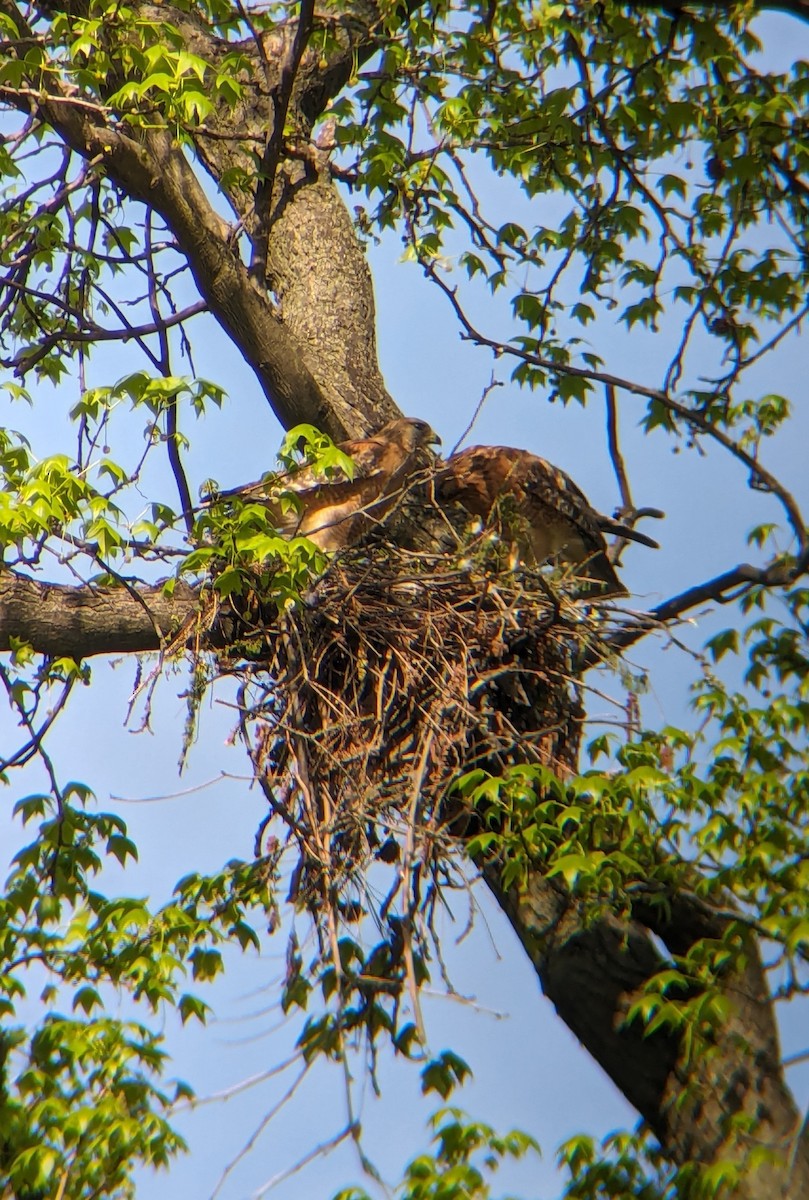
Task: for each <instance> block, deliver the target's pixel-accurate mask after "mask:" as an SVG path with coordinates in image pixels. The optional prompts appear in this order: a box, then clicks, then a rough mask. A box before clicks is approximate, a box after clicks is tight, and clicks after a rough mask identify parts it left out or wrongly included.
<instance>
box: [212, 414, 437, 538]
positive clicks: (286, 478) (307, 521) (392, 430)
mask: <svg viewBox="0 0 809 1200" xmlns="http://www.w3.org/2000/svg"><path fill="white" fill-rule="evenodd" d="M437 444H439V439H438V438H437V436H436V434H435V433H434V432H433V430H432V429H431V428H430V426H429V425H428V424H427V422H426V421H419V420H416V419H413V418H409V417H402V418H399V419H398V420H395V421H389V422H388V424H387V425H384V426H383V427H382V428H381V429H380V430H379V431H378V432H377V433H375V434H374V435H373V437H369V438H354V439H351V440H350V441H346V442H341V443H340V449H341V450H342V451H343V452H344V453H345V454H347V455H348V457H349V458H350V459H351V461H352V462H353V464H354V476H353V478H351V479H349V478H348V476H347V475H346V474H344V473H343V472H342V471H337V472H335V473H334V474H332V475H330V476H329V477H328V478H326V477H325V476H324V475H323V474H322V473H318V472H316V471H315V470H314V469H313V468H312V467H301V468H300V470H296V471H289V472H287V473H284V474H279V475H268V476H267V477H266V478H265V479H262V480H259V482H258V483H248V484H245V485H244V486H243V487H238V488H233V489H232V490H231V491H228V492H221V493H220V494H219V495H218V496H217V497H216V499H217V501H219V500H223V499H225V500H226V499H230V498H232V497H238V498H239V499H241V500H245V501H249V500H254V501H258V502H259V503H261V504H263V505H265V506H266V507H267V508H268V509H269V510H270V512H271V514H272V519H273V521H274V522H275V524H276V525H277V526H278V529H279V530H280V531H281V532H282V533H283V534H285V535H286V536H287V537H295V536H298V537H308V538H310V539H311V541H313V542H314V543H315V544H316V545H318V546H319V547H320V548H321V550H342V549H343V548H344V547H346V546H352V545H354V544H355V543H356V542H357V541H359V539H360V538H361V537H362V535H363V534H364V533H366V532H367V530H368V529H369V528H370V526H371V524H372V523H373V522H374V521H379V520H381V518H382V517H384V515H385V514H386V513H387V512H388V510H389V509H390V508H391V506H392V505H393V504H394V502H395V500H396V496H397V493H398V492H399V491H400V489H401V487H402V485H403V484H404V482H405V481H406V479H407V477H408V475H410V474H411V473H412V471H413V470H415V469H416V468H417V467H418V466H419V460H420V455H419V451H420V450H422V449H423V448H424V447H427V446H430V445H437ZM290 494H291V495H292V496H294V497H295V500H296V502H297V503H296V505H295V506H292V505H290V504H289V503H288V502H287V503H284V497H285V496H287V497H288V496H290Z"/></svg>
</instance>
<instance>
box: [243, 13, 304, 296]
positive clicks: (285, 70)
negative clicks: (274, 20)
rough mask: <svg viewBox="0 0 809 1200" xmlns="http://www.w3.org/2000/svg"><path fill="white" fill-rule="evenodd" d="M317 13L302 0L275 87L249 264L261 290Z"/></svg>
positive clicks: (258, 185)
mask: <svg viewBox="0 0 809 1200" xmlns="http://www.w3.org/2000/svg"><path fill="white" fill-rule="evenodd" d="M314 13H315V5H314V0H301V4H300V14H299V16H298V26H297V28H296V30H295V36H294V38H293V39H292V45H291V46H290V47H289V50H288V52H287V55H286V58H285V59H284V62H283V64H282V66H281V74H280V77H279V79H278V83H277V84H276V86H275V88H274V89H273V93H272V101H273V108H274V110H275V119H274V121H273V127H272V129H271V130H270V136H269V137H268V139H267V144H266V146H265V148H264V154H263V155H262V159H261V173H260V176H259V180H258V183H257V184H256V194H255V210H256V229H255V233H254V235H253V254H252V258H251V262H250V274H251V275H252V277H253V279H255V280H256V282H257V283H258V284H259V286H260V287H263V286H264V284H265V280H266V278H267V255H268V249H269V239H270V205H271V202H272V193H273V188H274V186H275V176H276V172H277V170H278V163H279V161H280V158H281V152H282V148H283V144H284V137H285V126H286V119H287V113H288V112H289V102H290V100H291V99H292V89H293V88H294V86H295V77H296V75H297V74H298V67H299V66H300V63H301V58H302V57H303V52H304V50H305V49H306V44H307V42H308V41H309V35H310V34H311V32H312V22H313V20H314Z"/></svg>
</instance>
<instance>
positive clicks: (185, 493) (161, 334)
mask: <svg viewBox="0 0 809 1200" xmlns="http://www.w3.org/2000/svg"><path fill="white" fill-rule="evenodd" d="M152 218H153V213H152V211H151V210H150V211H149V214H148V218H147V221H146V254H147V258H146V266H147V271H148V275H149V309H150V311H151V314H152V319H153V321H154V323H155V325H156V326H157V336H158V341H159V344H160V369H161V371H162V372H163V375H164V376H166V377H168V376H169V375H171V352H170V348H169V338H168V333H167V331H166V325H165V322H164V321H163V316H162V313H161V312H160V301H159V298H158V294H157V286H158V285H157V274H156V272H155V264H154V257H153V245H152ZM166 450H167V453H168V457H169V465H170V466H171V473H172V475H173V476H174V482H175V483H176V484H177V491H178V493H179V496H180V512H181V514H182V516H183V520H184V521H185V527H186V529H187V531H188V532H189V533H190V532H191V530H192V528H193V525H194V517H193V515H192V512H191V510H192V508H193V506H194V502H193V500H192V499H191V489H190V488H189V486H188V480H187V479H186V477H185V470H184V468H183V464H182V460H181V458H180V442H179V427H178V424H177V397H176V395H173V396H171V397H170V398H169V402H168V406H167V408H166Z"/></svg>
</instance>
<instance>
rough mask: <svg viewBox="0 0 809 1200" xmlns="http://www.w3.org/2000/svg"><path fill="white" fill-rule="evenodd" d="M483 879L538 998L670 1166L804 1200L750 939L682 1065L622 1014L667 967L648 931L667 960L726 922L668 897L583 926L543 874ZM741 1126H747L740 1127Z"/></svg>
mask: <svg viewBox="0 0 809 1200" xmlns="http://www.w3.org/2000/svg"><path fill="white" fill-rule="evenodd" d="M484 874H485V877H486V880H487V882H488V884H489V887H490V888H491V890H492V891H493V892H494V894H495V896H496V897H497V899H498V901H499V903H500V905H501V907H502V908H503V911H504V912H505V913H506V915H507V916H508V918H509V920H510V921H511V924H512V926H513V928H514V930H515V932H516V934H517V936H518V937H519V939H520V942H521V943H522V945H523V947H524V949H525V951H526V953H527V954H528V956H529V958H530V960H531V962H532V963H533V965H534V967H535V969H536V972H537V975H538V976H539V979H540V982H541V984H542V990H543V991H544V993H545V995H546V996H547V997H548V999H549V1000H550V1001H551V1002H552V1003H553V1005H554V1007H555V1008H556V1011H557V1012H558V1014H559V1016H560V1017H561V1018H562V1020H563V1021H564V1022H565V1024H566V1025H567V1026H568V1027H569V1028H570V1029H571V1031H572V1032H573V1033H574V1034H575V1035H576V1037H577V1038H578V1039H579V1041H580V1042H581V1043H582V1045H583V1046H584V1047H585V1048H586V1049H587V1050H588V1051H589V1053H590V1054H591V1055H592V1056H593V1058H594V1059H595V1060H596V1062H598V1063H599V1065H600V1066H601V1067H602V1068H603V1069H604V1070H605V1071H606V1072H607V1074H608V1075H609V1077H610V1078H611V1079H612V1081H613V1082H614V1083H615V1084H616V1086H617V1087H618V1088H619V1089H620V1090H621V1092H623V1094H624V1095H625V1096H626V1098H627V1100H629V1102H630V1103H631V1104H632V1105H634V1107H635V1108H636V1109H637V1110H638V1112H639V1113H640V1114H641V1116H642V1117H643V1118H644V1119H645V1120H646V1122H647V1123H648V1125H649V1126H650V1128H651V1129H652V1130H653V1132H654V1133H655V1135H656V1136H657V1138H658V1139H659V1140H660V1143H661V1145H662V1146H663V1147H664V1148H665V1150H666V1152H667V1154H668V1155H669V1157H670V1158H671V1160H672V1161H673V1162H674V1163H676V1164H677V1165H679V1166H687V1165H688V1164H691V1163H699V1164H704V1165H707V1164H710V1163H715V1162H728V1163H733V1164H735V1165H737V1166H739V1167H740V1169H741V1170H742V1177H741V1179H740V1181H739V1183H738V1185H737V1186H736V1187H735V1189H734V1191H733V1196H734V1197H735V1198H736V1200H778V1198H780V1200H804V1198H805V1197H806V1196H809V1134H807V1130H806V1127H805V1126H804V1125H803V1123H802V1115H801V1113H800V1110H799V1109H798V1107H797V1105H796V1103H795V1100H794V1097H793V1096H792V1094H791V1092H790V1091H789V1089H788V1087H787V1085H786V1082H785V1080H784V1074H783V1069H782V1067H781V1056H780V1049H779V1043H778V1031H777V1028H776V1024H775V1017H774V1013H773V1006H772V1000H771V998H770V994H769V989H768V987H767V980H766V976H765V973H764V969H763V966H762V963H761V957H760V954H759V951H758V947H757V945H756V941H755V938H754V937H753V935H752V934H751V935H748V936H747V937H746V938H745V939H744V943H743V946H742V947H741V950H740V953H739V955H738V957H737V960H736V962H735V964H734V966H733V968H732V969H729V970H728V972H727V974H726V975H725V976H724V977H723V978H722V980H721V986H722V992H723V995H724V997H725V998H726V999H728V1000H729V1001H730V1004H731V1011H730V1015H729V1017H728V1018H727V1020H726V1021H724V1022H723V1023H722V1026H721V1028H718V1029H716V1030H715V1031H713V1035H712V1039H711V1041H712V1044H711V1049H710V1052H709V1053H700V1054H698V1055H697V1056H696V1057H695V1058H694V1059H693V1060H692V1059H690V1058H689V1057H688V1053H687V1050H686V1047H685V1046H684V1045H683V1043H682V1041H681V1039H680V1038H679V1037H678V1036H677V1035H676V1034H675V1033H673V1032H666V1031H663V1030H658V1031H656V1032H655V1033H653V1034H652V1035H650V1036H647V1035H646V1034H645V1033H644V1029H643V1027H642V1025H641V1024H640V1023H639V1022H633V1023H631V1024H627V1023H626V1014H627V1012H628V1010H629V1006H630V1004H631V1003H632V1001H633V1000H634V999H636V998H637V997H638V995H639V994H640V993H641V992H642V990H643V987H644V985H645V984H646V982H647V981H648V980H649V979H650V978H651V977H652V976H653V975H655V974H656V973H657V972H658V971H659V970H661V969H662V968H663V967H664V966H665V961H664V959H663V957H662V955H661V953H660V951H659V950H658V949H657V947H656V946H655V943H654V942H653V940H652V938H651V936H650V932H649V931H650V929H651V931H652V932H653V933H655V934H656V935H657V936H658V937H659V938H660V939H661V941H663V942H664V943H665V945H666V946H667V948H668V949H669V950H670V951H671V952H672V953H673V954H685V953H686V952H687V951H688V949H689V948H690V946H691V945H692V944H693V943H694V942H695V941H696V940H697V939H699V938H705V937H713V938H717V939H719V938H721V937H722V935H723V933H724V932H725V925H726V921H725V920H724V919H720V918H719V917H716V916H713V917H712V916H709V915H706V913H705V912H704V910H702V909H701V908H699V907H698V906H697V904H696V902H695V901H691V900H689V899H688V898H686V897H683V896H674V897H672V900H671V903H670V904H669V905H668V906H667V908H666V909H665V910H664V909H663V908H662V907H661V908H658V907H651V906H648V905H647V906H638V913H637V917H638V918H639V919H633V920H619V919H617V918H615V917H614V916H612V915H611V914H609V913H607V914H605V915H604V916H602V917H601V918H600V919H598V920H593V917H592V913H590V912H588V906H587V905H586V904H585V903H583V902H582V901H579V900H575V899H574V898H572V897H571V896H570V894H569V892H568V891H567V890H566V889H565V888H564V886H563V885H561V884H560V883H559V882H558V881H555V880H548V879H544V878H542V875H541V871H538V872H537V874H536V875H535V876H534V877H533V878H531V880H530V882H529V884H528V886H527V887H526V888H525V889H524V890H523V891H520V890H518V889H517V888H512V889H510V890H508V891H504V890H503V888H502V886H501V885H500V878H499V871H498V870H497V868H496V866H494V865H491V866H489V867H487V868H485V869H484ZM742 1117H744V1118H747V1119H748V1120H749V1122H750V1125H749V1127H748V1128H747V1129H746V1128H745V1125H744V1123H742V1122H741V1120H740V1118H742ZM764 1147H766V1148H767V1150H768V1151H770V1152H771V1156H766V1157H763V1158H759V1159H758V1161H755V1162H754V1163H752V1165H751V1163H750V1162H749V1161H748V1160H749V1156H750V1155H751V1154H753V1155H754V1157H755V1156H756V1155H757V1152H758V1151H760V1150H761V1149H762V1148H764Z"/></svg>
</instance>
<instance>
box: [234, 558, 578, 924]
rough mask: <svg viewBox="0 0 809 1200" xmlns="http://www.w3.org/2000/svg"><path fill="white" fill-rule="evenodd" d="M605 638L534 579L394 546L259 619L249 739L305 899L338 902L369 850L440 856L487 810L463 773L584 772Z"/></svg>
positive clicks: (246, 720)
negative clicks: (473, 805)
mask: <svg viewBox="0 0 809 1200" xmlns="http://www.w3.org/2000/svg"><path fill="white" fill-rule="evenodd" d="M242 620H243V621H244V617H242ZM592 632H593V631H592V627H591V626H590V625H589V622H588V619H587V610H586V609H584V608H583V607H582V606H581V605H578V604H576V603H575V602H569V601H568V600H566V599H565V598H564V595H562V594H557V592H556V591H555V590H554V589H553V587H552V586H551V584H549V582H548V581H547V578H546V577H545V576H544V575H541V574H540V573H539V572H536V571H533V572H532V571H508V572H505V573H497V572H496V571H491V570H487V569H485V567H483V566H480V565H475V564H474V563H470V562H469V561H466V562H465V563H463V564H459V563H458V562H457V561H454V562H453V561H451V560H450V561H448V560H447V557H446V556H441V555H435V554H425V553H421V554H420V553H415V552H409V551H406V550H402V549H400V548H397V547H393V546H390V545H380V546H375V547H371V548H362V549H356V550H352V551H347V552H345V553H344V554H342V555H340V556H339V557H338V558H337V559H335V560H334V562H333V563H332V564H331V566H330V568H329V570H328V571H327V573H326V574H325V576H323V577H322V578H321V579H320V580H319V581H318V582H317V584H316V585H315V586H314V587H313V589H312V590H311V592H310V593H309V594H308V595H307V597H306V599H305V602H304V603H303V604H302V605H300V606H298V607H297V608H296V609H295V610H294V611H291V612H289V613H286V614H285V615H284V616H282V617H281V618H280V619H279V618H278V617H277V616H274V617H273V618H272V620H268V621H267V622H266V624H262V622H260V621H258V622H256V623H254V624H252V626H251V627H249V628H248V629H247V633H248V635H249V636H250V637H252V638H253V644H254V645H256V643H257V642H259V643H261V645H262V649H261V651H260V652H259V653H257V654H256V656H255V657H256V659H257V660H260V662H257V663H256V669H255V670H254V671H253V673H252V680H251V683H250V684H249V686H246V687H245V691H244V695H243V700H242V706H243V713H244V717H243V727H242V732H243V734H244V735H245V738H246V740H247V742H248V746H249V748H250V753H251V757H252V761H253V767H254V771H255V774H256V778H257V779H258V781H259V783H260V784H261V786H262V788H263V789H264V792H265V794H266V796H267V799H268V801H269V804H270V807H271V811H272V814H273V815H274V816H280V817H281V818H282V819H283V821H284V822H285V823H286V825H287V828H288V831H289V835H290V836H291V837H292V838H293V839H294V840H296V841H297V843H298V846H299V850H300V860H299V866H298V868H297V869H296V872H295V873H294V876H295V877H294V881H293V893H294V898H295V899H297V900H299V901H301V902H302V903H304V904H306V905H307V906H309V907H314V906H316V905H317V904H318V903H323V902H326V903H329V904H333V903H334V899H335V896H336V895H337V894H338V893H340V894H343V895H345V889H346V884H347V882H349V881H351V880H354V881H355V882H356V881H357V878H358V877H359V876H360V875H362V874H363V873H364V872H365V871H366V869H367V868H368V867H369V865H370V864H371V862H372V860H374V859H377V860H379V859H381V860H382V861H384V862H388V863H394V862H401V863H402V870H403V872H404V873H406V872H407V869H408V868H409V869H411V870H412V868H413V866H414V864H415V863H416V862H419V863H421V864H422V865H424V864H425V862H427V861H428V860H429V861H432V862H433V863H435V862H436V861H438V860H439V859H440V858H441V857H442V856H443V855H444V852H445V851H446V849H447V842H448V840H451V839H452V838H454V837H457V836H459V835H463V834H464V833H465V832H467V831H468V830H469V828H470V824H473V823H474V820H475V818H474V815H473V814H469V813H465V812H464V810H463V806H462V803H461V801H460V799H459V797H458V795H457V793H455V794H453V784H454V782H455V781H456V780H457V779H458V777H459V776H460V775H462V774H463V773H464V772H467V771H470V770H472V769H473V768H475V767H480V768H483V769H485V770H486V771H489V772H491V773H493V774H500V773H501V772H502V771H503V770H505V769H506V768H508V767H509V766H511V765H514V764H516V763H526V762H528V763H541V764H543V765H546V766H549V767H551V768H552V769H554V770H555V771H556V772H557V773H560V772H561V773H564V772H565V771H569V770H575V769H576V761H577V756H578V746H579V739H580V728H581V717H582V709H581V703H580V698H579V693H578V688H577V686H576V681H575V677H574V668H573V665H572V664H573V662H574V661H575V659H576V658H577V657H578V655H579V652H580V650H581V644H582V641H583V640H584V639H585V638H588V637H590V636H592Z"/></svg>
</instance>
